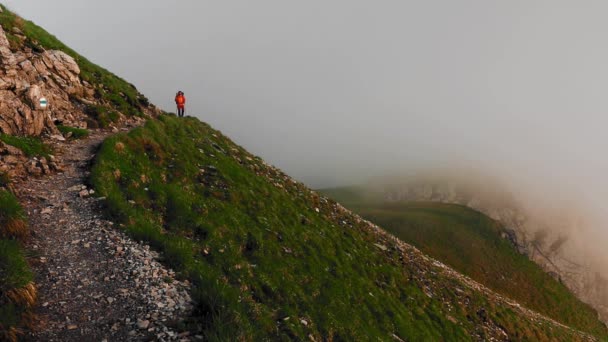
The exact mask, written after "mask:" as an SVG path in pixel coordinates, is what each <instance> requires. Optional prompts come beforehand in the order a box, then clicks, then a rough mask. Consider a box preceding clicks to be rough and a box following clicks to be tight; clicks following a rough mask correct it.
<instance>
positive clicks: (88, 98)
mask: <svg viewBox="0 0 608 342" xmlns="http://www.w3.org/2000/svg"><path fill="white" fill-rule="evenodd" d="M12 36H13V37H16V39H22V40H25V39H26V38H25V36H24V35H23V34H21V33H20V32H19V31H18V30H16V31H15V32H13V33H12ZM79 74H80V68H79V67H78V64H76V61H75V60H74V58H72V57H70V56H69V55H67V54H66V53H64V52H62V51H58V50H47V51H41V52H34V51H33V50H32V48H29V47H24V48H23V50H20V51H11V44H10V43H9V40H8V39H7V35H6V33H5V31H4V30H3V29H2V27H0V130H1V131H2V132H3V133H6V134H11V135H35V136H37V135H40V134H42V133H43V132H47V133H52V134H56V133H57V130H56V128H55V124H54V122H56V121H61V122H63V123H64V124H66V125H70V126H76V127H86V121H85V118H86V115H85V114H84V112H83V107H82V106H80V107H79V106H78V105H77V103H78V101H80V103H83V104H86V103H89V104H95V103H96V99H95V90H94V88H93V87H92V86H91V85H90V84H87V83H85V82H83V81H81V79H80V77H79ZM42 98H45V99H46V100H47V101H48V106H47V107H46V108H41V106H40V99H42Z"/></svg>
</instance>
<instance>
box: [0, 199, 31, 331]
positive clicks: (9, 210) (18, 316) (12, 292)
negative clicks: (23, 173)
mask: <svg viewBox="0 0 608 342" xmlns="http://www.w3.org/2000/svg"><path fill="white" fill-rule="evenodd" d="M27 234H28V233H27V223H26V221H25V214H24V212H23V210H22V209H21V207H20V206H19V203H18V202H17V199H16V198H15V196H14V195H13V194H11V193H9V192H8V191H6V190H0V340H2V341H5V340H6V341H15V340H16V339H17V337H18V336H19V335H20V334H21V333H22V331H23V329H25V328H27V326H28V324H29V323H30V320H29V317H30V313H29V309H30V308H31V306H32V305H33V304H34V301H35V298H36V288H35V287H34V285H33V284H32V280H33V275H32V272H31V271H30V269H29V266H28V264H27V262H26V260H25V256H24V254H23V250H22V248H21V242H22V241H23V240H24V239H25V238H26V237H27Z"/></svg>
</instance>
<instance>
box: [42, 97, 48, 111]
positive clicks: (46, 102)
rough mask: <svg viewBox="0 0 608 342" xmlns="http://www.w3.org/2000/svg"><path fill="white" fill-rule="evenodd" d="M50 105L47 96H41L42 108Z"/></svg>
mask: <svg viewBox="0 0 608 342" xmlns="http://www.w3.org/2000/svg"><path fill="white" fill-rule="evenodd" d="M48 105H49V102H48V101H47V100H46V98H44V97H42V98H40V108H41V109H45V108H46V107H47V106H48Z"/></svg>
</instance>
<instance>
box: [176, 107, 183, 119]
mask: <svg viewBox="0 0 608 342" xmlns="http://www.w3.org/2000/svg"><path fill="white" fill-rule="evenodd" d="M177 116H179V117H180V118H181V117H183V116H184V108H183V107H177Z"/></svg>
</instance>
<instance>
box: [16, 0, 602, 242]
mask: <svg viewBox="0 0 608 342" xmlns="http://www.w3.org/2000/svg"><path fill="white" fill-rule="evenodd" d="M4 3H5V4H6V5H8V6H9V7H11V8H12V9H14V10H15V11H16V12H18V13H19V14H21V15H22V16H24V17H26V18H28V19H31V20H33V21H35V22H36V23H38V24H40V25H41V26H43V27H45V28H46V29H48V30H49V31H51V32H53V33H54V34H55V35H57V36H58V37H59V38H60V39H61V40H63V41H64V42H65V43H67V44H68V45H70V46H71V47H73V48H74V49H76V50H78V51H79V52H81V53H82V54H83V55H85V56H87V57H88V58H90V59H91V60H92V61H94V62H96V63H98V64H101V65H103V66H105V67H107V68H108V69H110V70H112V71H113V72H115V73H116V74H118V75H120V76H122V77H124V78H126V79H127V80H129V81H130V82H132V83H133V84H135V85H136V86H137V87H138V88H139V89H140V90H141V91H142V92H143V93H145V94H146V95H147V96H148V97H149V98H150V100H151V101H152V102H153V103H155V104H157V105H159V106H161V107H163V108H164V109H166V110H171V111H173V110H174V109H173V103H172V101H173V96H174V94H175V92H176V91H177V90H178V89H179V90H183V91H184V92H185V93H186V97H187V99H188V104H187V114H189V115H194V116H197V117H199V118H200V119H202V120H204V121H206V122H209V123H210V124H211V125H213V126H214V127H216V128H218V129H220V130H222V131H223V132H224V133H226V134H227V135H229V136H230V137H231V138H233V139H234V140H235V141H236V142H238V143H239V144H241V145H243V146H245V147H246V148H247V149H249V150H250V151H252V152H253V153H255V154H258V155H260V156H262V157H264V158H265V159H266V160H267V161H269V162H270V163H273V164H275V165H277V166H278V167H280V168H282V169H283V170H285V171H286V172H287V173H289V174H291V175H292V176H294V177H296V178H297V179H299V180H301V181H304V182H305V183H307V184H308V185H310V186H312V187H328V186H336V185H343V184H355V183H360V182H364V181H365V180H367V179H369V178H372V177H377V176H379V175H383V174H387V173H394V172H398V171H400V170H403V171H404V172H405V171H407V170H411V169H414V168H416V169H420V168H434V167H449V165H452V164H457V165H459V166H462V165H465V166H466V167H472V168H478V169H483V170H484V171H486V172H489V173H495V174H496V175H497V177H500V178H501V179H506V180H507V181H508V182H509V183H510V184H513V186H515V187H518V188H523V189H526V192H527V193H529V194H531V195H530V197H529V202H531V203H536V204H540V203H542V204H543V205H545V206H553V204H552V203H554V202H561V201H566V202H570V203H577V204H578V206H580V207H582V208H585V210H588V211H589V212H591V213H593V214H592V215H591V216H593V217H598V218H599V219H597V220H595V219H594V222H596V223H594V224H593V225H592V226H593V230H594V231H595V232H596V233H597V234H600V232H601V234H602V235H601V238H598V237H597V236H600V235H592V236H594V238H590V239H589V241H594V242H593V243H591V242H589V244H593V245H594V246H595V247H597V248H598V249H601V247H603V246H602V245H603V243H605V242H606V241H607V239H606V238H605V236H604V235H603V232H604V228H603V227H604V225H605V222H608V216H607V215H605V214H606V213H608V211H606V198H608V182H606V174H607V171H608V158H607V157H606V154H605V150H606V146H608V134H606V129H607V128H606V127H607V126H608V118H607V117H606V113H608V96H607V91H608V44H606V37H605V36H606V32H608V21H607V20H606V18H605V13H608V2H605V1H599V0H598V1H584V0H583V1H576V2H575V1H560V0H550V1H542V0H536V1H530V0H521V1H517V0H513V1H487V0H461V1H448V0H443V1H438V0H425V1H365V2H364V1H331V0H325V1H318V0H309V1H299V2H294V1H285V0H259V1H245V0H241V1H200V0H179V1H159V0H145V1H144V0H129V1H124V0H123V1H116V0H106V1H97V0H54V1H48V0H37V1H35V0H8V1H7V0H5V1H4ZM594 234H595V233H594Z"/></svg>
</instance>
